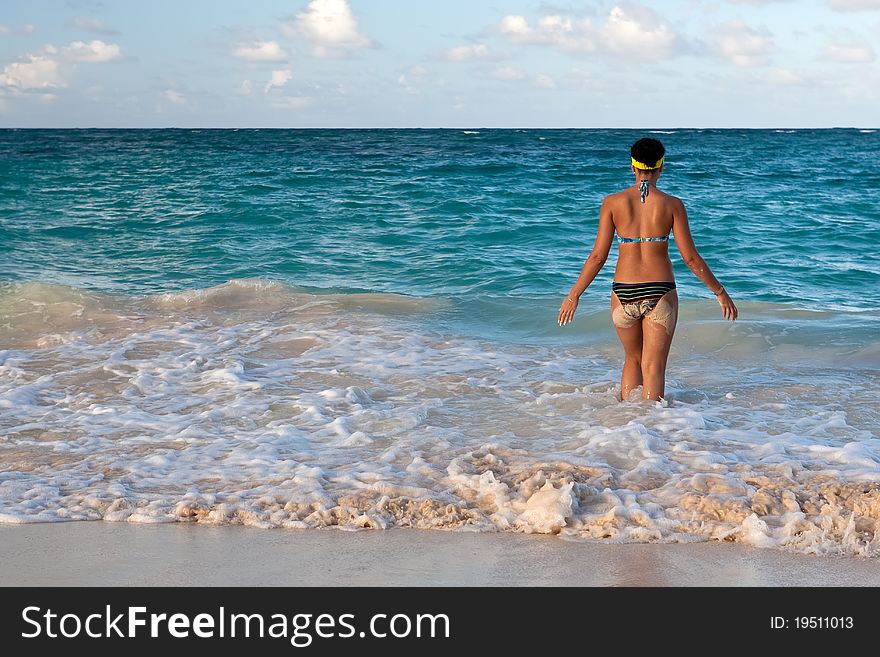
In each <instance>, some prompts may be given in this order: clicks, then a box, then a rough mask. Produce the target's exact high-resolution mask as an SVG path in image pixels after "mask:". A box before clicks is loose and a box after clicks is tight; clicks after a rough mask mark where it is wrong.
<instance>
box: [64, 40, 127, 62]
mask: <svg viewBox="0 0 880 657" xmlns="http://www.w3.org/2000/svg"><path fill="white" fill-rule="evenodd" d="M61 53H62V55H64V57H66V58H67V59H69V60H71V61H74V62H86V63H89V64H97V63H102V62H109V61H113V60H114V59H119V58H120V57H122V50H121V49H120V48H119V46H118V45H116V44H115V43H104V42H103V41H97V40H95V41H90V42H89V43H85V42H84V41H74V42H72V43H71V44H70V45H69V46H67V47H65V48H62V50H61Z"/></svg>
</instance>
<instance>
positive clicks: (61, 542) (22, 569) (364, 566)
mask: <svg viewBox="0 0 880 657" xmlns="http://www.w3.org/2000/svg"><path fill="white" fill-rule="evenodd" d="M0 546H2V548H0V584H2V585H3V586H53V585H54V586H78V585H79V586H101V585H109V586H161V585H171V586H194V585H202V586H223V585H226V586H230V585H232V586H249V585H253V586H282V585H284V586H507V585H514V586H878V585H880V570H878V569H877V565H876V563H875V562H874V561H873V560H869V559H862V558H851V557H846V558H844V557H839V558H838V557H818V556H811V555H803V554H795V553H789V552H784V551H780V550H775V549H757V548H748V547H743V546H739V545H734V544H727V543H691V544H668V545H662V544H610V543H586V542H572V541H565V540H561V539H559V538H556V537H550V536H538V535H524V534H513V533H462V532H444V531H426V530H410V529H398V530H388V531H359V532H350V531H340V530H326V531H322V530H315V531H311V530H310V531H285V530H259V529H250V528H246V527H228V526H227V527H204V526H201V527H199V526H195V525H191V524H156V525H132V524H124V523H102V522H70V523H43V524H29V525H19V526H11V525H7V526H0Z"/></svg>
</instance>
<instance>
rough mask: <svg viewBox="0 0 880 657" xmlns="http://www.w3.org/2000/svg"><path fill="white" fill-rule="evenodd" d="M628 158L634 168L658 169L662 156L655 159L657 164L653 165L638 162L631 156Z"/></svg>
mask: <svg viewBox="0 0 880 657" xmlns="http://www.w3.org/2000/svg"><path fill="white" fill-rule="evenodd" d="M664 157H665V156H664ZM630 159H631V160H632V165H633V166H634V167H635V168H636V169H659V168H660V167H661V166H662V165H663V158H662V157H661V158H660V159H659V160H657V164H655V165H654V166H650V165H648V164H645V163H644V162H639V161H638V160H637V159H636V158H634V157H631V158H630Z"/></svg>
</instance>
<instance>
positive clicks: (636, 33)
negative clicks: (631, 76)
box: [497, 4, 678, 57]
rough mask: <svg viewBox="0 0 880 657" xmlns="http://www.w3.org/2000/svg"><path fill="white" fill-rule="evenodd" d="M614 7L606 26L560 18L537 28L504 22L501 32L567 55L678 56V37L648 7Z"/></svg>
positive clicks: (522, 21) (511, 19)
mask: <svg viewBox="0 0 880 657" xmlns="http://www.w3.org/2000/svg"><path fill="white" fill-rule="evenodd" d="M627 6H628V8H627V9H623V8H621V7H613V8H612V9H611V10H610V11H609V12H608V15H607V17H606V18H605V22H604V23H601V24H594V23H593V21H592V20H591V19H589V18H579V19H574V18H568V17H565V16H561V15H559V14H551V15H546V16H542V17H541V18H539V19H538V21H537V22H536V23H535V24H534V25H533V24H531V23H529V21H528V20H526V18H525V17H523V16H516V15H509V16H505V17H504V18H502V19H501V23H500V24H499V25H498V27H497V32H499V33H500V34H501V36H503V37H504V38H505V39H507V40H508V41H510V42H512V43H520V44H529V45H545V46H550V47H552V48H557V49H559V50H562V51H565V52H573V53H578V52H580V53H588V52H596V51H602V52H610V53H614V54H617V55H632V56H633V57H645V56H651V57H666V56H671V55H673V54H675V50H676V46H677V44H678V37H677V36H676V34H675V32H674V31H673V30H672V28H671V27H669V25H668V24H666V23H664V22H663V21H661V20H660V19H658V18H657V16H656V15H655V14H654V13H653V12H652V11H651V10H650V9H649V8H647V7H644V6H641V5H635V4H632V5H627Z"/></svg>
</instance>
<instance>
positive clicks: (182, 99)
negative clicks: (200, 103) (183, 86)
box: [162, 89, 188, 105]
mask: <svg viewBox="0 0 880 657" xmlns="http://www.w3.org/2000/svg"><path fill="white" fill-rule="evenodd" d="M162 100H164V101H166V102H168V103H171V104H172V105H186V104H188V103H187V100H186V96H184V95H183V94H182V93H180V92H179V91H174V90H173V89H166V90H165V91H163V92H162Z"/></svg>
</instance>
